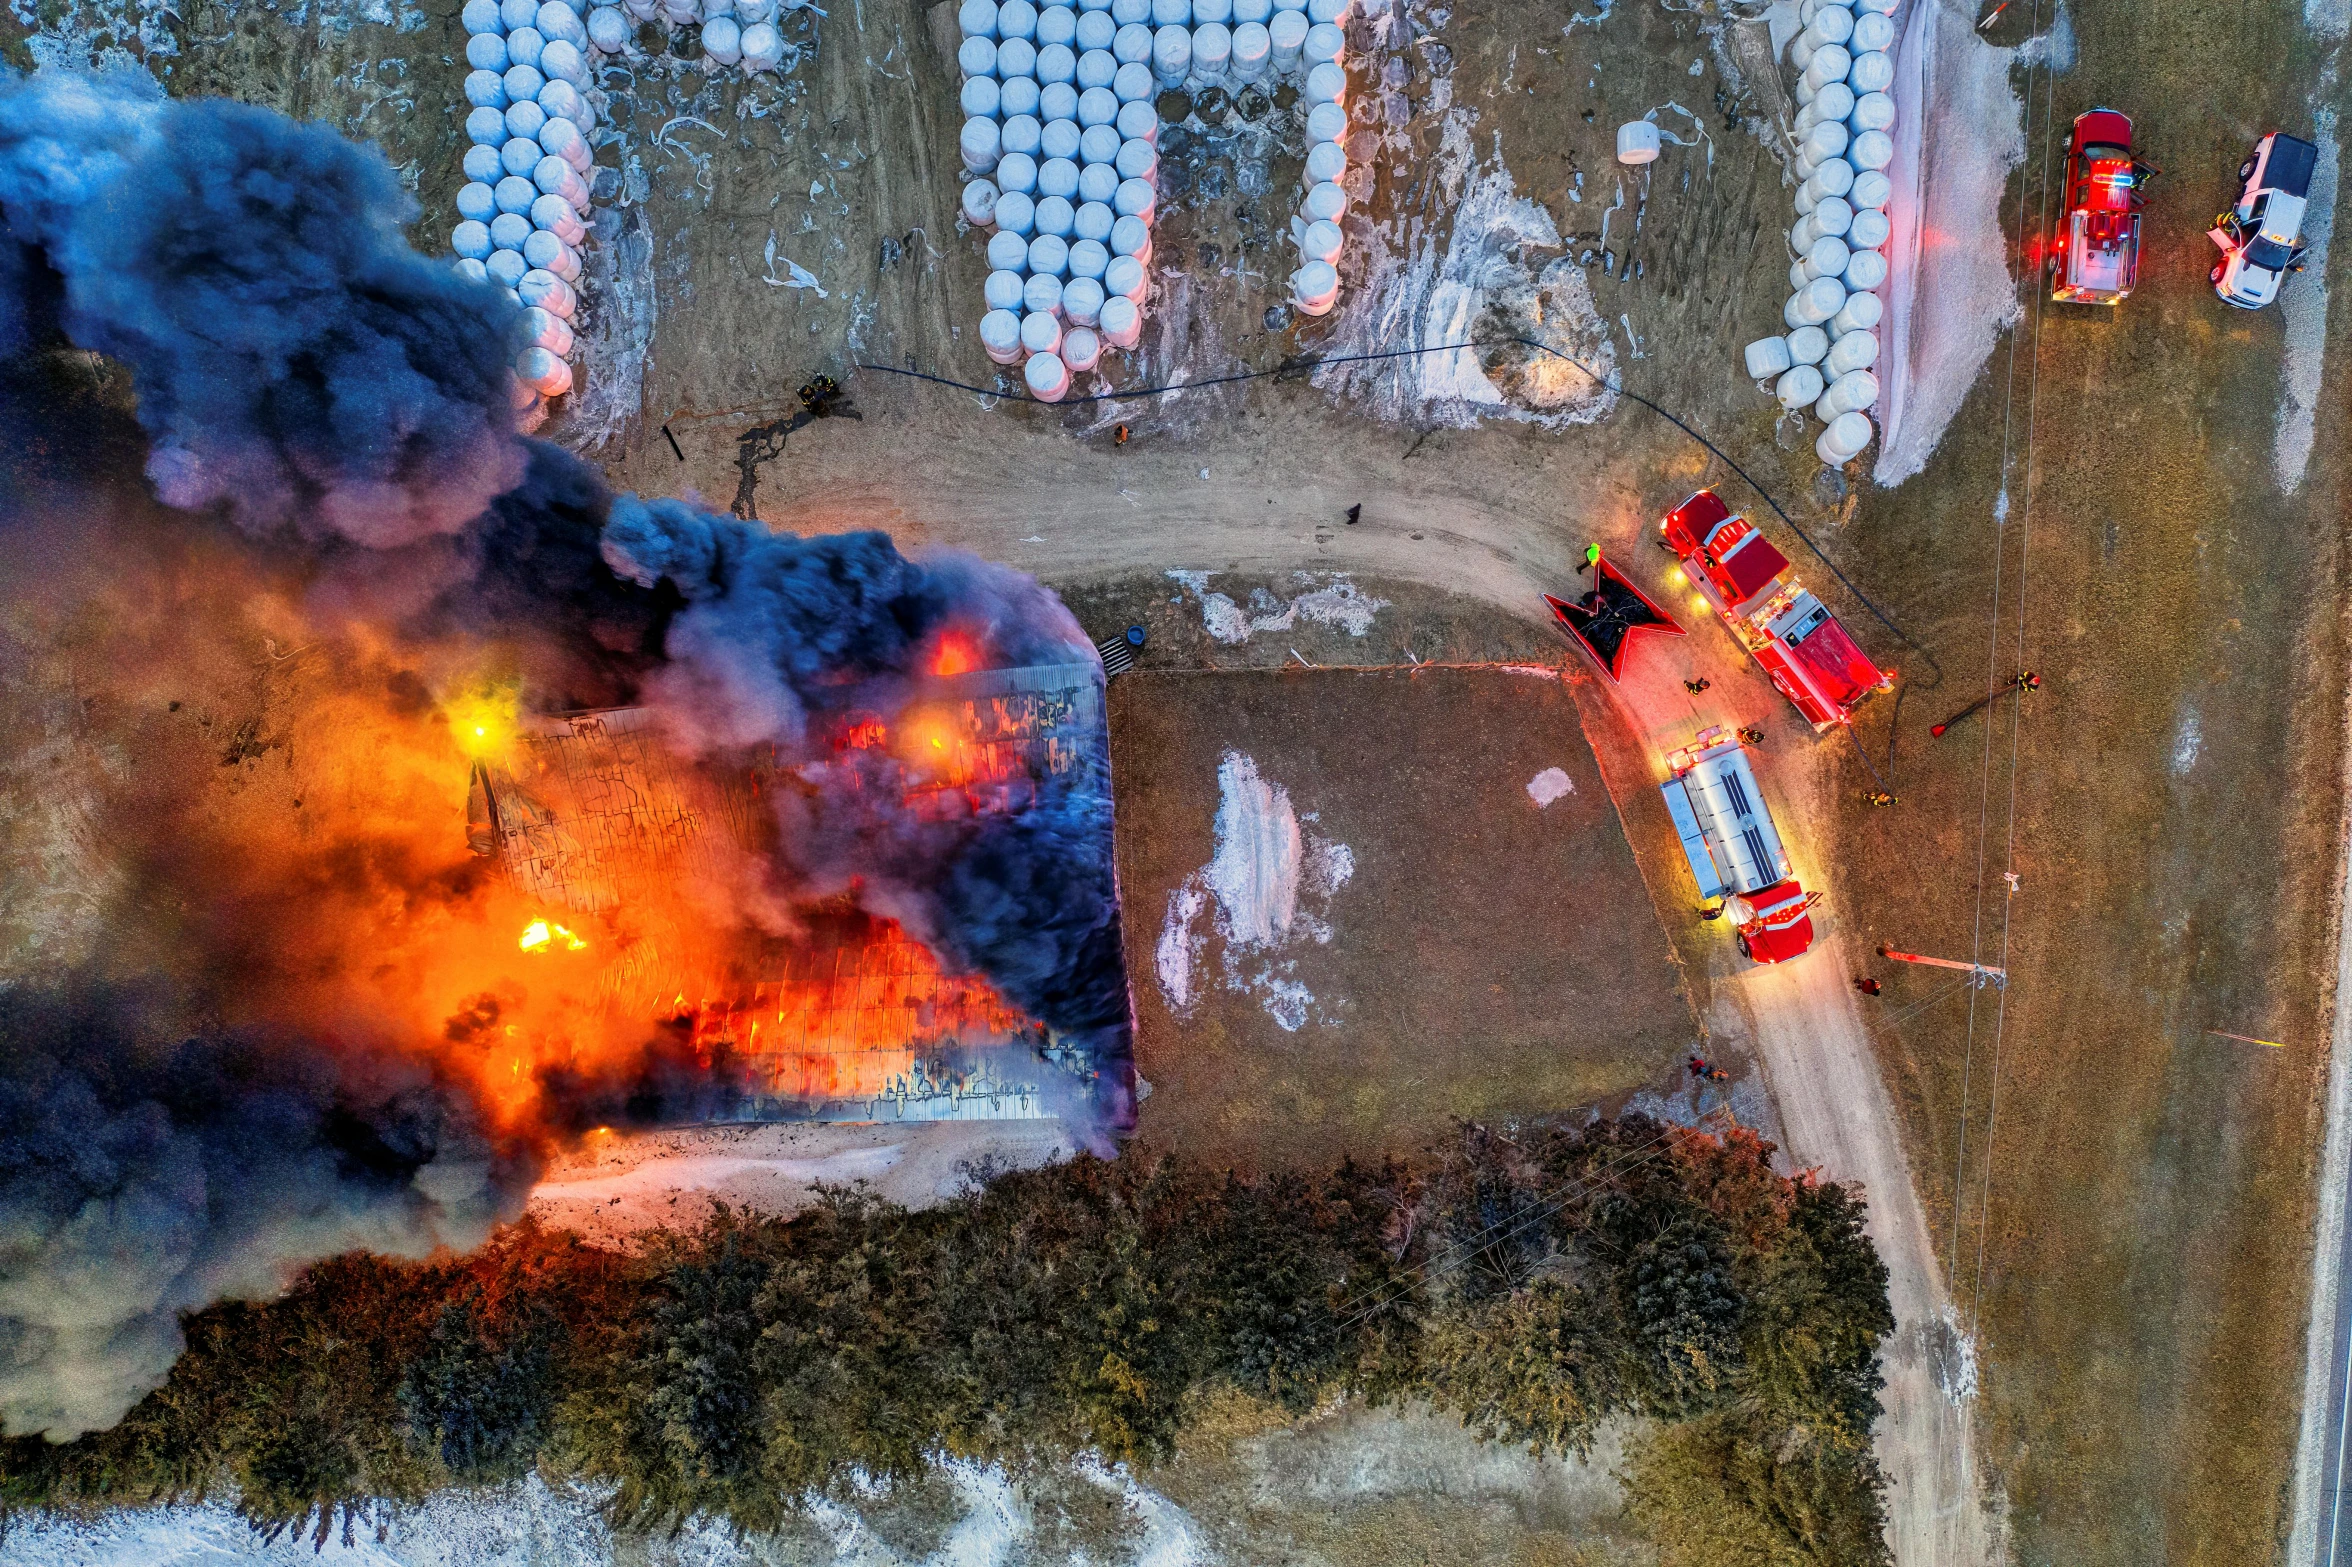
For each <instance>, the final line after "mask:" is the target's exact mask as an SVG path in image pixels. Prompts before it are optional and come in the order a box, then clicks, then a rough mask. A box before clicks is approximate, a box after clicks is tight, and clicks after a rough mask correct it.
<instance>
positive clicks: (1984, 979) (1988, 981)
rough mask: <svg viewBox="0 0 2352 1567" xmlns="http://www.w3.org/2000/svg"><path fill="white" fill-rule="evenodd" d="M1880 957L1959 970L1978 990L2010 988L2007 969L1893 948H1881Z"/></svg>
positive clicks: (1898, 961) (1879, 950)
mask: <svg viewBox="0 0 2352 1567" xmlns="http://www.w3.org/2000/svg"><path fill="white" fill-rule="evenodd" d="M1878 955H1879V956H1880V957H1882V958H1891V959H1893V960H1894V961H1895V962H1897V963H1924V964H1926V965H1927V966H1928V967H1929V968H1948V969H1958V970H1959V971H1960V972H1961V973H1963V974H1965V975H1967V976H1968V979H1967V983H1968V984H1969V985H1971V986H1973V987H1974V988H1976V989H1978V990H1982V989H1983V988H1984V987H1985V986H1987V985H1990V986H1992V987H1993V988H1994V989H1995V990H2007V989H2008V988H2009V971H2008V970H2007V969H2001V968H1993V967H1991V966H1989V965H1987V964H1983V963H1960V962H1956V961H1954V960H1953V959H1951V958H1928V957H1921V956H1920V955H1919V954H1918V953H1916V952H1898V951H1896V950H1895V949H1894V948H1893V947H1881V948H1879V949H1878Z"/></svg>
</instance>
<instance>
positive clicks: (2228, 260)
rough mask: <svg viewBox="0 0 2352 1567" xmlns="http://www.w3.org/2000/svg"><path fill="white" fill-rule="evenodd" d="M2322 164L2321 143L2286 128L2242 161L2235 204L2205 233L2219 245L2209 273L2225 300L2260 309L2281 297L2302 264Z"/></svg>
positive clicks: (2219, 293)
mask: <svg viewBox="0 0 2352 1567" xmlns="http://www.w3.org/2000/svg"><path fill="white" fill-rule="evenodd" d="M2318 165H2319V149H2318V148H2317V147H2314V146H2313V145H2312V144H2311V143H2309V142H2307V141H2304V140H2302V139H2301V138H2300V137H2295V136H2289V135H2287V134H2286V133H2285V132H2283V131H2272V132H2271V133H2270V134H2269V135H2268V136H2265V137H2263V138H2262V140H2261V141H2259V142H2257V143H2255V145H2254V150H2253V152H2251V153H2249V154H2248V155H2247V158H2246V161H2245V162H2243V163H2241V164H2239V165H2238V200H2237V205H2235V206H2233V207H2231V208H2230V209H2229V210H2228V211H2227V212H2224V213H2222V214H2221V215H2220V216H2219V217H2217V218H2215V219H2214V220H2213V227H2212V228H2210V229H2208V230H2206V235H2205V237H2206V238H2208V239H2210V240H2212V241H2213V243H2215V244H2216V245H2219V246H2220V247H2221V259H2220V260H2219V261H2217V262H2215V263H2214V264H2213V270H2212V272H2210V273H2209V274H2207V276H2208V277H2209V278H2210V279H2211V280H2212V283H2213V292H2214V293H2216V294H2218V295H2219V296H2220V297H2221V298H2222V300H2223V301H2224V302H2225V303H2227V304H2232V305H2235V306H2237V307H2238V308H2239V309H2240V310H2260V309H2261V308H2262V307H2263V306H2264V305H2267V304H2269V303H2270V302H2271V301H2272V300H2274V299H2276V298H2278V293H2279V286H2280V285H2281V284H2283V283H2284V282H2286V280H2287V274H2288V273H2290V272H2300V271H2301V270H2302V269H2303V253H2304V250H2305V248H2306V247H2305V246H2304V244H2303V214H2304V212H2305V211H2306V210H2307V209H2308V208H2309V206H2310V197H2311V175H2312V171H2313V170H2314V169H2315V168H2317V167H2318Z"/></svg>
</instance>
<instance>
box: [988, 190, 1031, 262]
mask: <svg viewBox="0 0 2352 1567" xmlns="http://www.w3.org/2000/svg"><path fill="white" fill-rule="evenodd" d="M996 230H997V232H998V233H999V234H1011V235H1014V236H1015V237H1017V238H1018V239H1019V240H1020V241H1021V246H1022V250H1023V253H1024V254H1026V252H1027V249H1028V245H1029V240H1030V237H1031V236H1032V235H1034V234H1035V233H1036V232H1037V203H1036V202H1034V201H1032V200H1030V199H1029V197H1028V196H1027V195H1026V194H1025V193H1023V192H1021V191H1017V190H1005V189H1003V188H1002V187H1001V186H1000V187H999V188H998V191H997V197H996Z"/></svg>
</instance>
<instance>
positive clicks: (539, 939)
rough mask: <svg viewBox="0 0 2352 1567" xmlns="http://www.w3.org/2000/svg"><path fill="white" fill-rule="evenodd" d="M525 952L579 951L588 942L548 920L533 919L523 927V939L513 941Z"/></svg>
mask: <svg viewBox="0 0 2352 1567" xmlns="http://www.w3.org/2000/svg"><path fill="white" fill-rule="evenodd" d="M515 945H516V946H518V947H521V948H522V949H523V950H524V951H525V952H548V951H555V952H579V951H582V950H584V949H585V948H586V947H587V945H588V943H586V942H585V941H582V940H581V939H580V938H579V937H577V936H575V935H573V934H572V933H571V932H570V931H568V930H566V929H564V928H563V927H562V926H561V925H557V924H554V923H552V922H551V921H548V920H533V921H531V923H530V924H528V925H525V926H524V927H523V939H522V940H520V941H518V942H516V943H515Z"/></svg>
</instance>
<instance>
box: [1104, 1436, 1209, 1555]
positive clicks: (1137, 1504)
mask: <svg viewBox="0 0 2352 1567" xmlns="http://www.w3.org/2000/svg"><path fill="white" fill-rule="evenodd" d="M1077 1467H1078V1473H1079V1474H1080V1475H1081V1476H1082V1477H1083V1478H1085V1479H1086V1480H1088V1481H1091V1482H1092V1483H1093V1484H1095V1485H1097V1486H1100V1487H1101V1488H1102V1489H1103V1490H1105V1491H1108V1492H1110V1493H1111V1494H1112V1495H1113V1496H1116V1497H1117V1498H1119V1501H1120V1503H1121V1505H1123V1506H1124V1507H1125V1508H1126V1509H1127V1512H1128V1515H1129V1516H1130V1517H1132V1518H1134V1519H1135V1521H1136V1522H1137V1523H1138V1524H1140V1525H1142V1529H1143V1538H1142V1540H1141V1541H1140V1542H1139V1543H1138V1544H1137V1546H1136V1549H1135V1555H1134V1556H1133V1558H1131V1561H1130V1567H1208V1564H1209V1563H1211V1562H1213V1561H1215V1560H1216V1559H1217V1553H1216V1551H1215V1550H1214V1549H1212V1548H1211V1547H1210V1545H1209V1541H1208V1537H1207V1536H1206V1535H1205V1534H1203V1533H1202V1532H1201V1528H1200V1525H1198V1524H1196V1523H1194V1522H1193V1520H1192V1515H1191V1514H1190V1513H1188V1512H1186V1511H1185V1510H1184V1509H1183V1508H1181V1507H1179V1506H1177V1505H1176V1504H1175V1503H1174V1502H1172V1501H1170V1500H1168V1498H1166V1497H1164V1496H1162V1495H1161V1494H1160V1493H1159V1492H1157V1491H1154V1490H1152V1489H1151V1488H1150V1487H1148V1486H1144V1485H1139V1484H1137V1483H1136V1480H1135V1477H1134V1476H1133V1475H1131V1474H1129V1473H1128V1472H1127V1466H1126V1465H1125V1464H1105V1463H1104V1462H1103V1461H1102V1460H1101V1459H1099V1458H1095V1459H1081V1460H1080V1461H1079V1464H1078V1466H1077Z"/></svg>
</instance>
